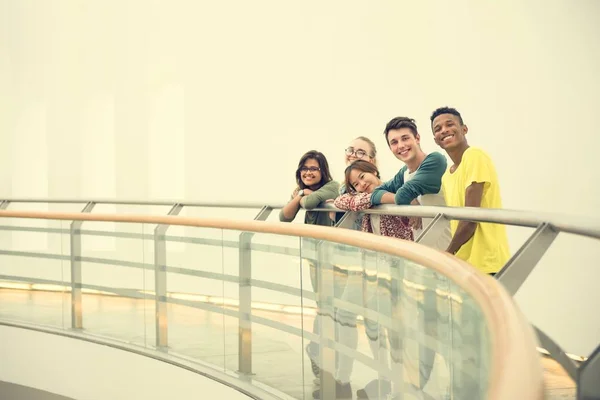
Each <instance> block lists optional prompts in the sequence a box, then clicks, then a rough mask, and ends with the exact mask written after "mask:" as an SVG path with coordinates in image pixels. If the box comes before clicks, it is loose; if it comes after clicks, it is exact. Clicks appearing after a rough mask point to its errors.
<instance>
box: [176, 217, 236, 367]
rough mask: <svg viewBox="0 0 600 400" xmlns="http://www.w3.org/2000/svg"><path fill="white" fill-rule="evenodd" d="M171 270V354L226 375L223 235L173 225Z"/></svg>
mask: <svg viewBox="0 0 600 400" xmlns="http://www.w3.org/2000/svg"><path fill="white" fill-rule="evenodd" d="M166 265H167V277H166V279H167V292H168V302H169V304H168V321H169V322H168V331H169V332H168V336H169V339H168V346H169V351H170V352H173V353H176V354H179V355H182V356H185V357H188V358H192V359H194V360H198V361H202V362H205V363H209V364H210V365H211V366H213V367H215V368H217V369H219V370H221V371H222V370H224V369H225V341H224V325H225V324H227V323H229V324H231V323H232V322H231V321H232V317H231V316H229V317H228V316H227V314H228V313H229V314H233V313H234V311H232V310H231V309H230V308H229V307H228V304H229V302H228V301H226V299H225V298H224V295H223V290H224V281H225V280H226V279H227V277H226V276H225V275H224V267H223V230H222V229H213V228H196V227H176V226H170V227H169V228H168V231H167V232H166Z"/></svg>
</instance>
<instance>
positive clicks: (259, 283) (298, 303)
mask: <svg viewBox="0 0 600 400" xmlns="http://www.w3.org/2000/svg"><path fill="white" fill-rule="evenodd" d="M247 235H248V233H246V232H244V233H241V235H240V249H239V252H240V257H239V258H238V259H239V260H240V261H242V262H243V260H244V258H245V255H246V254H247V253H246V246H245V242H244V241H245V240H247V239H248V237H247ZM251 241H252V242H251V252H250V257H251V269H252V270H251V279H252V281H251V285H252V289H251V293H252V302H251V313H252V337H251V340H252V344H251V345H252V373H253V376H252V379H253V381H255V382H260V383H262V384H264V385H267V386H270V387H273V388H276V389H277V390H280V391H281V392H283V393H285V394H287V395H289V396H292V397H293V398H298V399H301V398H310V397H309V396H310V393H308V391H307V389H306V388H305V385H304V384H305V379H306V378H308V377H309V376H310V375H309V374H310V365H306V364H304V363H303V360H304V354H305V347H306V342H305V341H303V336H302V330H303V329H304V330H309V331H312V329H313V327H312V321H310V322H308V321H307V320H305V319H303V311H304V309H303V300H306V299H303V298H302V296H301V291H302V290H304V291H306V292H308V293H309V294H310V293H312V289H311V287H310V283H307V282H306V281H305V280H303V278H304V276H303V275H302V271H301V263H300V257H299V255H300V239H299V238H298V237H293V236H284V235H274V234H263V233H256V234H253V235H252V237H251ZM240 273H241V274H244V275H246V277H247V273H245V269H244V266H243V268H242V270H241V271H240ZM243 278H244V277H242V279H241V282H244V279H243ZM242 294H243V292H240V295H242ZM240 305H241V306H242V307H243V306H244V305H246V306H247V302H246V301H245V299H243V298H240ZM240 322H241V323H243V316H242V320H241V321H240ZM242 335H243V333H242ZM228 337H229V336H228ZM242 356H244V354H243V353H242ZM242 361H243V359H242Z"/></svg>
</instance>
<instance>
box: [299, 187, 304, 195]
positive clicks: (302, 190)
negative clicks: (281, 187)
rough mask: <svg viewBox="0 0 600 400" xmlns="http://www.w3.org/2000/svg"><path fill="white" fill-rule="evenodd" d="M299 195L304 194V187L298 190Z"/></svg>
mask: <svg viewBox="0 0 600 400" xmlns="http://www.w3.org/2000/svg"><path fill="white" fill-rule="evenodd" d="M298 196H300V197H302V196H304V189H301V190H298Z"/></svg>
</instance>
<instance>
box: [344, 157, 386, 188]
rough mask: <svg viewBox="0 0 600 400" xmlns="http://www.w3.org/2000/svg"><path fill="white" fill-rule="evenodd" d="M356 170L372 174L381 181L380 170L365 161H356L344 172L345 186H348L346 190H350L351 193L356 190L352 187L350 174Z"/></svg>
mask: <svg viewBox="0 0 600 400" xmlns="http://www.w3.org/2000/svg"><path fill="white" fill-rule="evenodd" d="M355 169H357V170H359V171H360V172H370V173H372V174H373V175H375V176H376V177H377V178H380V179H381V177H380V176H379V170H378V169H377V167H376V166H375V165H373V164H372V163H370V162H368V161H365V160H356V161H354V162H353V163H352V164H350V165H348V166H347V167H346V171H344V175H345V182H344V184H345V185H346V188H348V189H349V191H351V192H356V188H355V187H354V186H353V185H352V183H350V172H352V170H355Z"/></svg>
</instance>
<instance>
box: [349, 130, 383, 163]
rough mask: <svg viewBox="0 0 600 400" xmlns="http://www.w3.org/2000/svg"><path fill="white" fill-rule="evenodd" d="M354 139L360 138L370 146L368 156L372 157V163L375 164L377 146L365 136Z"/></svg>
mask: <svg viewBox="0 0 600 400" xmlns="http://www.w3.org/2000/svg"><path fill="white" fill-rule="evenodd" d="M354 140H362V141H364V142H367V144H368V145H369V146H371V154H369V157H371V158H372V159H373V164H375V165H377V146H375V143H373V141H372V140H371V139H369V138H368V137H366V136H359V137H357V138H355V139H354Z"/></svg>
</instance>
